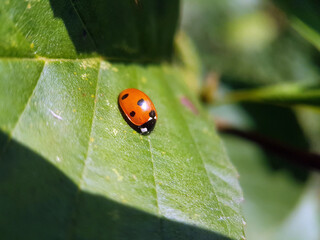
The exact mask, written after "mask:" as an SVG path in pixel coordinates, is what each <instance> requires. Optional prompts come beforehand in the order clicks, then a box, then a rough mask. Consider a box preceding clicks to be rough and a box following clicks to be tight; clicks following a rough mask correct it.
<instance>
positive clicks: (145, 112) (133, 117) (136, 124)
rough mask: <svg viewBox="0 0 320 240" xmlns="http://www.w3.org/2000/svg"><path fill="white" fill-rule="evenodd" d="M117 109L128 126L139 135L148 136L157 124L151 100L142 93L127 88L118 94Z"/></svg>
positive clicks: (155, 112)
mask: <svg viewBox="0 0 320 240" xmlns="http://www.w3.org/2000/svg"><path fill="white" fill-rule="evenodd" d="M118 102H119V107H120V110H121V112H122V114H123V115H125V116H124V117H125V119H126V120H127V122H128V123H129V125H130V126H131V127H132V128H133V129H135V130H137V131H138V132H139V133H141V134H143V135H146V134H149V133H150V132H151V131H152V130H153V129H154V127H155V125H156V122H157V117H158V115H157V111H156V108H155V107H154V105H153V103H152V101H151V99H150V98H149V97H148V96H147V95H146V94H145V93H144V92H142V91H140V90H138V89H135V88H128V89H125V90H123V91H122V92H121V93H120V94H119V98H118Z"/></svg>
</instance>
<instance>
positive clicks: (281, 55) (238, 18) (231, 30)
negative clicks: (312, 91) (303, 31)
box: [182, 0, 319, 86]
mask: <svg viewBox="0 0 320 240" xmlns="http://www.w3.org/2000/svg"><path fill="white" fill-rule="evenodd" d="M195 22H196V23H197V24H194V23H195ZM182 27H183V30H184V31H185V32H186V33H187V34H188V35H189V36H191V38H192V40H193V41H194V42H195V45H196V47H197V49H198V50H199V52H200V58H201V60H202V62H203V70H204V72H205V73H207V72H212V71H214V72H217V73H218V74H220V75H221V76H222V77H221V81H222V82H224V83H229V82H230V81H232V82H237V83H243V84H248V85H250V86H265V85H269V84H275V83H282V82H304V83H305V82H307V83H316V82H318V79H319V77H318V76H319V71H318V68H317V67H316V66H315V65H314V48H313V47H312V46H311V45H310V44H309V43H308V42H306V41H305V40H304V39H303V38H301V36H300V35H299V34H297V33H296V31H294V30H293V29H292V28H291V27H290V25H288V23H287V19H286V18H285V17H284V16H283V14H282V12H281V11H279V10H278V9H276V8H275V7H274V6H273V5H272V4H270V2H269V1H233V0H226V1H210V0H199V1H192V0H186V1H185V4H184V8H183V18H182Z"/></svg>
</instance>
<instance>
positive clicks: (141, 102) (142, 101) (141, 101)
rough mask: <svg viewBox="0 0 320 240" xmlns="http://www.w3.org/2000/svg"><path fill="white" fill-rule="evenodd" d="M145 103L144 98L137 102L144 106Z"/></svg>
mask: <svg viewBox="0 0 320 240" xmlns="http://www.w3.org/2000/svg"><path fill="white" fill-rule="evenodd" d="M143 103H144V100H143V99H142V98H141V99H140V100H139V101H138V102H137V104H138V105H139V106H142V104H143Z"/></svg>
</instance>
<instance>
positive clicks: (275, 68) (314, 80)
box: [182, 0, 320, 240]
mask: <svg viewBox="0 0 320 240" xmlns="http://www.w3.org/2000/svg"><path fill="white" fill-rule="evenodd" d="M319 11H320V5H319V4H316V3H315V2H314V1H294V2H293V1H285V0H283V1H274V2H271V1H268V0H225V1H211V0H198V1H192V0H185V2H184V5H183V17H182V28H183V31H184V32H186V33H187V34H188V35H189V36H190V38H191V39H192V41H193V43H194V44H195V47H196V48H197V50H198V52H199V55H200V60H201V62H202V69H201V71H202V77H203V78H202V79H204V80H203V82H202V85H205V86H210V83H209V85H206V84H207V81H208V79H209V80H210V76H211V81H217V82H218V83H219V86H220V87H219V88H218V89H219V90H218V92H216V91H213V92H210V91H208V90H207V89H206V91H205V92H206V94H208V92H209V94H211V96H209V97H208V96H207V97H206V98H205V99H207V100H208V99H216V100H218V102H219V106H215V104H214V103H215V102H213V104H209V105H208V108H209V109H210V111H211V113H212V114H213V116H214V118H215V119H218V120H219V121H220V122H221V121H222V122H226V123H228V124H231V125H232V126H234V127H236V128H238V129H242V130H243V131H248V130H250V131H254V132H256V133H259V134H261V135H263V136H266V137H269V138H272V139H275V140H277V141H281V142H283V143H285V144H287V145H288V146H292V147H295V148H298V149H304V150H306V151H308V150H311V151H315V152H318V153H319V152H320V134H319V132H320V121H319V119H320V115H319V113H320V105H319V100H320V94H319V93H318V91H317V89H319V85H320V75H319V63H320V55H319V51H318V49H319V46H320V37H319V36H320V35H319V34H318V33H319V30H320V28H319V21H318V20H319V16H320V15H319V14H318V13H319ZM212 76H215V77H214V79H213V80H212ZM211 85H214V84H212V83H211ZM280 86H284V87H283V88H280ZM264 87H268V88H266V89H264V90H263V91H262V92H261V91H257V90H256V88H264ZM288 89H289V90H290V89H291V90H292V89H293V90H294V91H291V92H290V91H287V90H288ZM212 90H214V88H213V89H212ZM239 90H245V92H243V91H242V92H241V93H240V94H237V95H235V94H233V93H234V92H237V91H239ZM270 90H272V91H274V92H272V91H270ZM310 90H314V91H313V92H312V94H309V95H308V94H306V93H307V92H308V91H309V93H310ZM281 91H286V92H285V93H286V94H287V95H286V97H287V99H286V100H284V99H283V97H284V95H281V94H282V92H281ZM226 93H231V94H233V101H232V103H230V101H226V98H225V97H224V96H225V95H226ZM261 93H262V95H261ZM235 96H237V97H235ZM239 96H241V97H240V98H239ZM237 99H238V102H237ZM240 99H241V101H240ZM266 99H267V100H268V101H267V102H264V103H263V101H264V100H266ZM228 100H230V99H228ZM246 100H247V101H246ZM248 100H250V101H249V102H250V103H249V102H248ZM211 103H212V102H211ZM223 103H224V104H223ZM222 138H223V140H224V142H225V145H226V147H227V150H228V153H229V156H230V158H231V160H232V162H233V163H234V164H235V165H236V167H237V168H238V171H239V173H240V183H241V186H242V188H243V191H244V197H245V201H244V203H243V211H244V215H245V218H246V220H247V226H246V235H247V239H249V240H255V239H259V240H261V239H268V240H280V239H281V240H282V239H290V240H292V239H294V240H304V239H308V240H318V239H320V230H319V229H320V197H319V196H320V194H319V193H320V188H319V185H320V184H319V179H320V177H319V174H318V173H315V172H311V171H309V170H307V169H304V168H301V166H296V165H294V164H292V163H291V162H290V160H289V161H288V159H287V160H285V159H283V158H281V157H279V156H276V155H275V154H273V153H270V152H266V151H264V150H263V149H261V147H260V146H258V145H257V144H256V143H254V142H251V141H248V140H244V139H241V138H239V137H235V136H227V135H224V134H222Z"/></svg>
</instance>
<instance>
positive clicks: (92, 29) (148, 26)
mask: <svg viewBox="0 0 320 240" xmlns="http://www.w3.org/2000/svg"><path fill="white" fill-rule="evenodd" d="M50 5H51V8H52V10H53V12H54V15H55V17H58V18H61V19H62V20H63V21H64V24H65V26H66V28H67V30H68V33H69V36H70V38H71V40H72V41H73V43H74V45H75V47H76V49H77V52H78V53H82V54H90V53H97V54H99V55H101V56H104V57H106V58H108V59H110V60H116V61H119V60H121V61H133V60H134V61H146V62H155V61H159V60H163V59H170V57H171V53H172V45H173V37H174V33H175V30H176V27H177V22H178V17H179V0H173V1H172V0H155V1H147V0H132V1H113V0H95V1H87V0H71V1H70V0H50Z"/></svg>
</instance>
